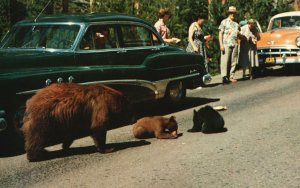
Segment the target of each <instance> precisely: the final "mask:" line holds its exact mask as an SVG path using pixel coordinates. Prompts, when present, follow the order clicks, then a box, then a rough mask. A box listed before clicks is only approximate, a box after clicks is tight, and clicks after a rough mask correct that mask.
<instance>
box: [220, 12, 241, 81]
mask: <svg viewBox="0 0 300 188" xmlns="http://www.w3.org/2000/svg"><path fill="white" fill-rule="evenodd" d="M236 13H237V11H236V8H235V7H234V6H231V7H229V9H228V17H227V18H226V19H224V20H223V21H222V22H221V24H220V26H219V44H220V50H221V76H222V79H223V84H228V83H234V82H237V80H235V79H234V78H233V76H234V71H235V67H236V64H237V56H238V35H239V24H238V23H236V22H235V21H234V19H235V16H236Z"/></svg>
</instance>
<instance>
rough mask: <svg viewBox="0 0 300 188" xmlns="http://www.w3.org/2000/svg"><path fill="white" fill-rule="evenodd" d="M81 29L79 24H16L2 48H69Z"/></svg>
mask: <svg viewBox="0 0 300 188" xmlns="http://www.w3.org/2000/svg"><path fill="white" fill-rule="evenodd" d="M79 29H80V26H79V25H24V26H16V27H14V28H13V29H12V31H11V32H10V33H9V34H8V35H7V37H6V38H5V39H4V40H3V41H2V42H3V43H2V45H1V46H2V48H53V49H69V48H71V47H72V46H73V45H74V41H75V39H76V36H77V34H78V31H79Z"/></svg>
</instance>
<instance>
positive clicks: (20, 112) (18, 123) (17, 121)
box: [13, 106, 26, 136]
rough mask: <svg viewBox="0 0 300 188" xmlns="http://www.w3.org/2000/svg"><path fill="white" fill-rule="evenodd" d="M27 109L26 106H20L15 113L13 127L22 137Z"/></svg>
mask: <svg viewBox="0 0 300 188" xmlns="http://www.w3.org/2000/svg"><path fill="white" fill-rule="evenodd" d="M25 109H26V108H25V106H19V107H18V108H17V109H16V110H15V113H14V116H13V126H14V129H15V132H16V133H17V134H18V135H20V136H21V135H23V133H22V126H23V117H24V114H25Z"/></svg>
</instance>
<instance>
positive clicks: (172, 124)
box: [133, 116, 178, 139]
mask: <svg viewBox="0 0 300 188" xmlns="http://www.w3.org/2000/svg"><path fill="white" fill-rule="evenodd" d="M177 129H178V125H177V122H176V120H175V117H174V116H171V117H170V118H165V117H162V116H153V117H144V118H141V119H139V120H138V121H137V122H136V123H135V124H134V125H133V135H134V137H136V138H139V139H144V138H153V137H156V138H159V139H174V138H177V137H178V135H177Z"/></svg>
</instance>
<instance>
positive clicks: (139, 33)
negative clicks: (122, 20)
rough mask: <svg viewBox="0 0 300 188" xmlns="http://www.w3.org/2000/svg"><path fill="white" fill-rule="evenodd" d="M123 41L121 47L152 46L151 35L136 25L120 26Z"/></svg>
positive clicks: (147, 30)
mask: <svg viewBox="0 0 300 188" xmlns="http://www.w3.org/2000/svg"><path fill="white" fill-rule="evenodd" d="M121 32H122V36H123V41H122V45H121V47H124V48H125V47H140V46H153V39H152V33H151V31H150V30H149V29H147V28H145V27H142V26H138V25H122V26H121Z"/></svg>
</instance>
